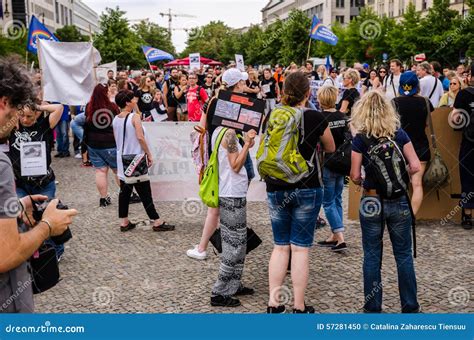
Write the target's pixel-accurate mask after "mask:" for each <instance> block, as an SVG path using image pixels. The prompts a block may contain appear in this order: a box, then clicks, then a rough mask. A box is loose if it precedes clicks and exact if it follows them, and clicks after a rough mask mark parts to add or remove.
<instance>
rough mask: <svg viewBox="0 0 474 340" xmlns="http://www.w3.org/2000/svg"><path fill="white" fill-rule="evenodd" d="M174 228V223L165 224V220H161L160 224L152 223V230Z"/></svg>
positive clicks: (169, 229)
mask: <svg viewBox="0 0 474 340" xmlns="http://www.w3.org/2000/svg"><path fill="white" fill-rule="evenodd" d="M174 228H175V226H174V225H171V224H167V223H166V222H163V224H161V225H154V226H153V231H173V230H174Z"/></svg>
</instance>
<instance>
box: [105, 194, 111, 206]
mask: <svg viewBox="0 0 474 340" xmlns="http://www.w3.org/2000/svg"><path fill="white" fill-rule="evenodd" d="M105 201H106V202H107V204H108V205H111V204H112V199H111V198H110V196H107V197H106V198H105Z"/></svg>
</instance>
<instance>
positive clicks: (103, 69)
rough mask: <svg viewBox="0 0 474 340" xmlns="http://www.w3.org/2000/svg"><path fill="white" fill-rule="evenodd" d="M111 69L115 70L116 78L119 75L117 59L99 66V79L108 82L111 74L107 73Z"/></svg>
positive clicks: (102, 82)
mask: <svg viewBox="0 0 474 340" xmlns="http://www.w3.org/2000/svg"><path fill="white" fill-rule="evenodd" d="M109 71H113V72H114V79H115V78H116V77H117V62H116V61H114V62H111V63H108V64H102V65H99V66H97V69H96V74H97V80H98V82H99V83H101V84H107V82H108V81H109V76H108V75H107V73H108V72H109Z"/></svg>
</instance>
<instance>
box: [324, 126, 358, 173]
mask: <svg viewBox="0 0 474 340" xmlns="http://www.w3.org/2000/svg"><path fill="white" fill-rule="evenodd" d="M351 154H352V135H351V133H350V132H349V131H346V132H345V134H344V143H343V144H342V145H341V146H340V147H338V148H337V150H336V151H335V152H333V153H326V154H325V155H324V166H325V167H326V168H328V169H329V170H331V171H332V172H335V173H337V174H339V175H343V176H349V174H350V172H351Z"/></svg>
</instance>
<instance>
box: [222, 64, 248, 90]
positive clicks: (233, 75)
mask: <svg viewBox="0 0 474 340" xmlns="http://www.w3.org/2000/svg"><path fill="white" fill-rule="evenodd" d="M247 79H249V74H248V73H247V72H240V71H239V70H238V69H236V68H230V69H228V70H227V71H225V72H224V74H223V75H222V81H223V82H224V83H225V85H226V86H234V85H235V84H237V83H238V82H239V81H241V80H244V81H247Z"/></svg>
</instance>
